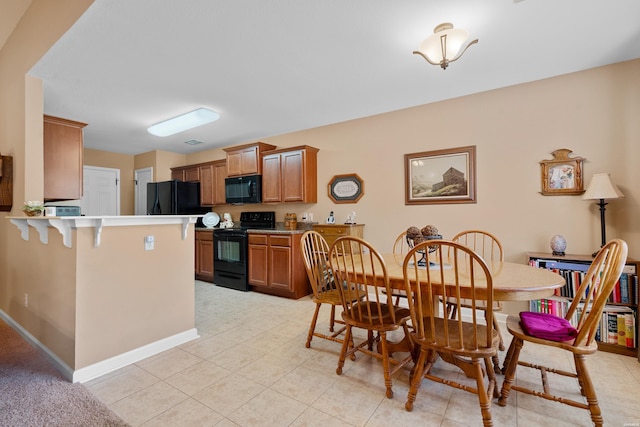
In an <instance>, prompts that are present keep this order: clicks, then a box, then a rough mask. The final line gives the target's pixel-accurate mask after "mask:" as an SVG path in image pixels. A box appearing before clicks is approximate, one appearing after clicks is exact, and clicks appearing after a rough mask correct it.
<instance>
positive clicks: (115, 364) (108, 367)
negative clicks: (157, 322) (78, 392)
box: [72, 328, 199, 383]
mask: <svg viewBox="0 0 640 427" xmlns="http://www.w3.org/2000/svg"><path fill="white" fill-rule="evenodd" d="M196 338H199V335H198V330H197V329H196V328H193V329H189V330H188V331H184V332H180V333H179V334H175V335H172V336H170V337H167V338H163V339H161V340H158V341H155V342H152V343H150V344H147V345H144V346H142V347H138V348H136V349H133V350H130V351H127V352H126V353H122V354H119V355H117V356H114V357H110V358H109V359H105V360H103V361H102V362H98V363H94V364H93V365H90V366H87V367H85V368H82V369H78V370H76V371H74V372H73V379H72V382H74V383H75V382H81V383H83V382H87V381H89V380H92V379H94V378H97V377H99V376H102V375H104V374H108V373H109V372H112V371H115V370H117V369H120V368H124V367H125V366H127V365H131V364H133V363H136V362H139V361H140V360H142V359H146V358H147V357H150V356H153V355H155V354H158V353H161V352H163V351H166V350H169V349H171V348H173V347H177V346H179V345H181V344H184V343H186V342H189V341H191V340H194V339H196Z"/></svg>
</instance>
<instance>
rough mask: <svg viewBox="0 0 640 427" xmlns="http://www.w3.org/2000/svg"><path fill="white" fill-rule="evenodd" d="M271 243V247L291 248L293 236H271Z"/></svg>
mask: <svg viewBox="0 0 640 427" xmlns="http://www.w3.org/2000/svg"><path fill="white" fill-rule="evenodd" d="M269 243H270V244H271V246H291V236H278V235H271V236H270V241H269Z"/></svg>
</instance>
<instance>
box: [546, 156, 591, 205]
mask: <svg viewBox="0 0 640 427" xmlns="http://www.w3.org/2000/svg"><path fill="white" fill-rule="evenodd" d="M571 153H572V151H571V150H568V149H566V148H560V149H558V150H555V151H553V152H552V153H551V154H552V155H553V159H551V160H542V161H541V162H540V173H541V176H540V178H541V180H542V191H541V192H540V194H542V195H543V196H564V195H578V194H582V193H584V183H583V180H582V161H583V160H584V159H583V158H582V157H569V154H571Z"/></svg>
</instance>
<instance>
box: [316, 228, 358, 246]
mask: <svg viewBox="0 0 640 427" xmlns="http://www.w3.org/2000/svg"><path fill="white" fill-rule="evenodd" d="M313 230H314V231H317V232H318V233H320V234H321V235H322V237H324V239H325V240H326V241H327V243H328V244H329V246H331V245H332V244H333V242H335V241H336V239H338V238H339V237H342V236H353V237H360V238H361V239H364V224H313Z"/></svg>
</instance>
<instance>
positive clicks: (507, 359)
mask: <svg viewBox="0 0 640 427" xmlns="http://www.w3.org/2000/svg"><path fill="white" fill-rule="evenodd" d="M514 346H515V340H512V341H511V345H509V349H508V350H507V354H506V355H505V357H504V361H503V363H502V371H499V372H502V373H503V374H504V373H506V372H507V366H508V365H509V360H511V355H512V354H513V349H514Z"/></svg>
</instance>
